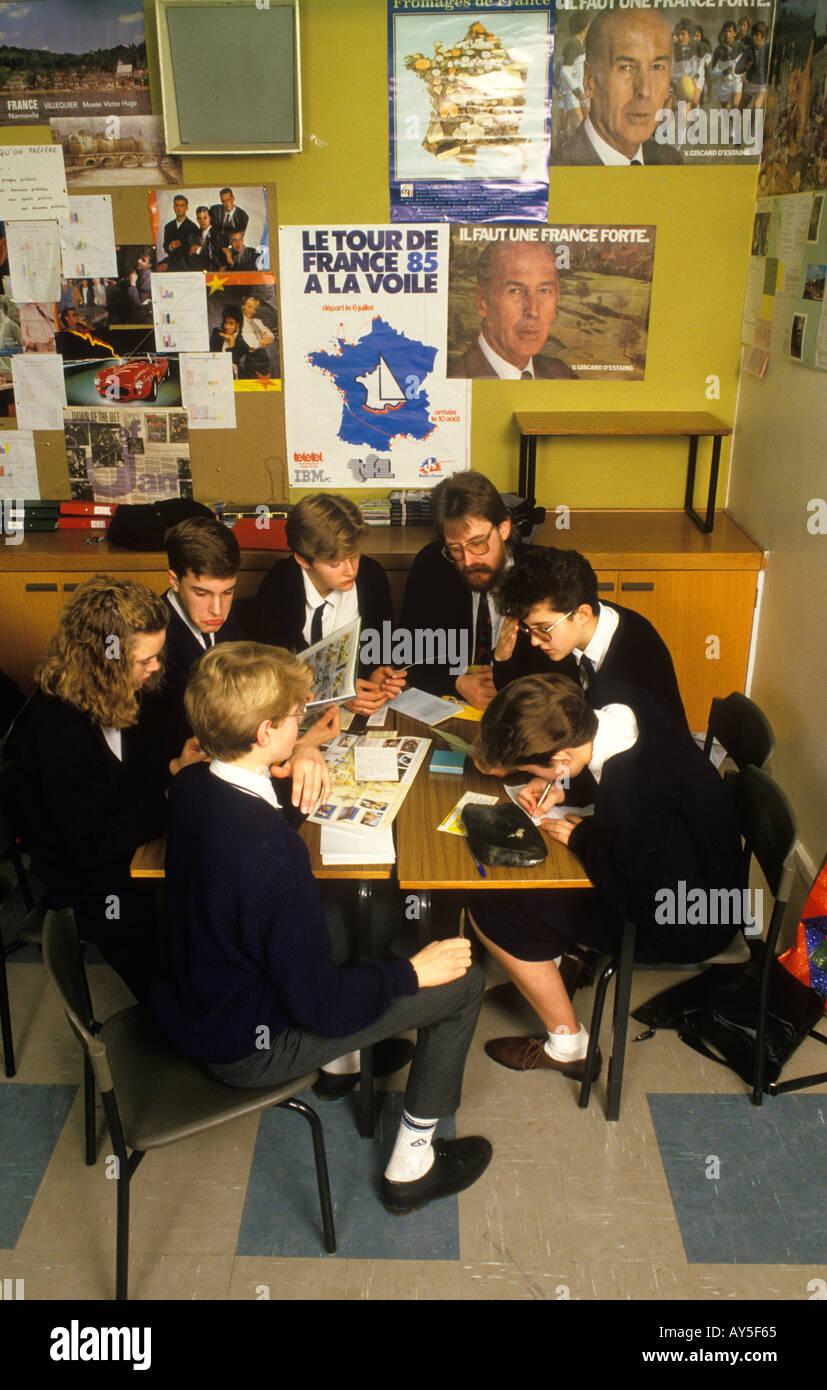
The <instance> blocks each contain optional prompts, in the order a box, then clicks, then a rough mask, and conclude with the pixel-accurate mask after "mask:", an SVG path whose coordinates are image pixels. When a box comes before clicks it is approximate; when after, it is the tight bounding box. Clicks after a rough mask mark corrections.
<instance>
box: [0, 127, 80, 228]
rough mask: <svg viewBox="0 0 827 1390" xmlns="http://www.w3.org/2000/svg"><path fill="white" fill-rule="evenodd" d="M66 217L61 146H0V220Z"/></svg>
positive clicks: (66, 196)
mask: <svg viewBox="0 0 827 1390" xmlns="http://www.w3.org/2000/svg"><path fill="white" fill-rule="evenodd" d="M68 216H69V196H68V194H67V192H66V170H65V168H64V165H63V150H62V149H61V147H60V145H0V220H6V221H8V219H9V218H12V219H14V218H22V219H23V220H26V219H29V220H32V221H35V220H36V221H38V222H40V221H42V220H43V219H44V218H54V219H55V220H56V221H57V220H59V219H60V218H61V217H68Z"/></svg>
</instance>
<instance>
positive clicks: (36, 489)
mask: <svg viewBox="0 0 827 1390" xmlns="http://www.w3.org/2000/svg"><path fill="white" fill-rule="evenodd" d="M39 496H40V484H39V482H38V480H37V459H36V458H35V452H34V435H33V434H32V432H31V430H21V429H16V430H2V431H0V497H3V498H6V499H7V500H14V501H20V502H22V501H24V500H28V501H30V502H33V501H35V500H36V498H38V497H39ZM22 525H23V521H22V518H21V519H20V526H21V528H22ZM7 532H8V528H7Z"/></svg>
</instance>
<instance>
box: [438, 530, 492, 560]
mask: <svg viewBox="0 0 827 1390" xmlns="http://www.w3.org/2000/svg"><path fill="white" fill-rule="evenodd" d="M494 529H495V528H494V526H493V525H492V526H491V527H490V528H489V531H488V535H487V536H474V538H473V540H470V541H465V542H464V544H463V545H444V546H443V547H442V553H443V555H444V556H445V559H446V560H453V561H454V562H456V561H458V560H461V559H462V558H463V556H464V555H465V552H466V551H467V552H468V554H469V555H484V554H485V552H486V550H487V549H488V547H489V545H490V544H491V535H492V532H493V531H494Z"/></svg>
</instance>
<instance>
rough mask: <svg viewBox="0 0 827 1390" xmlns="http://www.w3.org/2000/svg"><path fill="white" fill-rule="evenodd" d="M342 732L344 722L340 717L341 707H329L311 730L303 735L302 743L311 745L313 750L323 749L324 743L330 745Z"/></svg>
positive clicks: (311, 726)
mask: <svg viewBox="0 0 827 1390" xmlns="http://www.w3.org/2000/svg"><path fill="white" fill-rule="evenodd" d="M341 732H342V720H341V717H340V715H339V706H338V705H328V706H327V708H326V709H325V710H324V711H323V712H322V714H321V715H320V716H319V718H318V719H317V720H316V722H315V724H311V725H310V728H309V729H307V730H305V732H304V733H303V734H302V737H301V742H302V743H307V744H309V745H310V747H311V748H321V746H322V744H323V743H329V742H330V740H331V739H332V738H336V737H337V735H338V734H340V733H341Z"/></svg>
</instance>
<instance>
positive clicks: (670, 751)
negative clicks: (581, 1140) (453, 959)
mask: <svg viewBox="0 0 827 1390" xmlns="http://www.w3.org/2000/svg"><path fill="white" fill-rule="evenodd" d="M475 758H476V760H477V763H478V765H479V766H480V767H481V768H482V769H483V771H488V772H493V773H495V774H498V775H503V774H504V773H505V772H507V771H510V770H511V769H513V768H521V769H522V770H523V771H525V772H530V773H533V774H534V777H533V780H532V781H530V782H528V783H526V785H525V786H524V787H523V789H522V791H521V793H520V803H521V805H522V806H523V807H524V809H525V810H526V811H528V812H529V814H531V815H534V814H537V812H538V808H539V805H540V801H541V799H542V801H543V806H544V808H545V809H546V814H547V811H548V808H549V807H551V806H553V805H554V804H555V803H560V802H562V801H563V800H564V799H565V798H566V795H567V794H566V792H565V791H564V790H563V789H562V788H561V787H554V788H552V789H551V790H550V789H549V783H550V782H554V781H555V779H558V778H560V777H561V776H562V775H565V776H566V777H567V778H569V779H571V778H574V777H576V776H577V775H578V774H580V773H582V772H584V771H586V770H588V772H589V773H590V774H591V777H592V778H593V779H594V780H593V782H592V786H593V788H594V793H593V795H594V815H593V816H591V817H587V818H585V819H584V818H582V817H580V816H574V815H570V816H565V817H563V818H560V819H545V820H543V821H542V822H541V824H542V829H543V830H545V831H546V832H547V833H548V834H549V835H550V836H551V837H552V839H555V840H558V841H559V842H560V843H561V844H565V845H568V847H569V849H570V850H572V852H573V853H574V854H576V855H577V857H578V859H580V861H581V863H582V864H583V867H584V868H585V870H586V872H587V874H588V875H589V878H590V879H591V881H592V883H593V884H594V888H593V889H586V890H583V891H582V892H577V891H576V890H572V891H567V892H565V893H536V892H535V893H531V892H515V893H484V894H481V895H480V899H481V901H480V903H479V906H477V905H476V904H475V906H474V909H473V918H472V925H473V926H474V928H475V930H476V931H477V935H478V936H479V937H480V938H481V940H482V941H483V942H484V944H485V945H486V946H487V947H488V949H489V951H490V952H491V953H492V955H493V956H494V958H495V959H496V960H498V961H499V962H500V964H502V965H503V966H504V967H505V969H506V970H507V971H508V973H509V975H510V976H511V978H512V980H513V981H514V982H515V984H516V985H517V986H518V987H519V988H520V989H521V990H522V992H523V994H524V995H525V996H526V998H527V999H528V1000H529V1003H530V1004H531V1005H532V1006H533V1008H534V1009H535V1010H536V1012H537V1014H538V1015H539V1017H540V1019H541V1020H542V1022H543V1025H544V1027H545V1028H546V1029H547V1035H544V1036H542V1037H539V1038H496V1039H492V1040H491V1041H489V1042H488V1043H486V1045H485V1050H486V1052H487V1053H488V1055H489V1057H493V1059H494V1060H495V1061H496V1062H499V1063H501V1065H503V1066H506V1067H511V1068H513V1069H514V1070H518V1071H527V1070H531V1069H533V1068H534V1067H547V1068H552V1069H553V1070H555V1071H562V1072H564V1073H565V1074H566V1075H567V1076H569V1077H571V1078H572V1079H574V1080H580V1079H581V1078H582V1075H583V1068H584V1059H585V1056H586V1049H587V1045H588V1034H587V1032H586V1029H585V1028H584V1027H582V1025H580V1024H579V1023H578V1021H577V1019H576V1018H575V1015H574V1012H573V1010H572V1006H571V1003H570V1001H569V998H568V995H567V993H566V989H565V986H564V984H563V980H562V976H561V974H560V971H559V970H558V968H557V964H556V962H557V960H558V959H559V957H560V956H561V955H562V954H563V953H564V952H566V951H567V950H568V949H570V948H571V945H572V944H574V943H576V944H579V945H584V946H591V947H594V948H595V949H597V950H600V951H606V952H607V953H608V954H610V955H615V954H616V952H617V951H618V949H619V947H620V943H621V940H622V937H623V924H624V919H627V918H628V919H629V920H631V921H632V922H634V924H635V926H636V928H637V937H636V950H635V958H636V960H640V961H649V962H654V961H675V962H677V963H688V962H692V961H702V960H708V959H709V958H710V957H711V956H713V955H716V954H717V953H718V952H719V951H722V950H724V948H725V947H727V946H728V945H729V944H730V942H731V941H733V940H734V939H735V937H736V935H737V929H738V927H739V926H740V925H743V922H744V920H747V919H745V917H744V916H743V915H742V913H743V909H742V908H741V903H742V890H743V889H744V887H745V885H746V879H745V874H744V866H743V859H742V854H741V840H740V836H739V834H738V827H737V824H736V821H735V813H734V811H733V809H732V806H731V805H730V798H729V796H728V795H727V793H726V791H725V789H724V784H723V782H722V780H721V778H720V777H719V776H718V774H717V772H716V771H715V769H714V768H713V766H712V764H711V763H710V762H709V761H708V760H707V759H706V758H705V757H704V755H703V753H702V752H701V750H700V749H699V748H698V747H697V745H696V744H695V742H694V741H693V739H692V737H691V735H690V734H689V733H688V732H687V730H686V729H685V728H684V727H682V725H681V723H680V722H679V720H678V718H677V713H676V711H674V710H673V709H670V707H669V705H668V704H667V703H666V701H665V700H664V699H662V698H661V697H660V696H658V695H654V694H651V693H650V692H649V691H646V690H640V689H636V688H634V687H632V686H628V685H617V686H614V687H613V686H607V687H605V689H604V698H603V700H602V701H601V708H600V709H593V708H592V707H591V706H590V704H589V703H588V702H587V700H586V697H585V695H584V693H583V691H582V690H581V689H580V688H579V686H577V685H575V683H574V681H571V680H569V679H568V678H567V677H565V676H525V677H524V678H523V679H522V680H517V681H514V682H512V684H511V685H509V686H508V687H507V688H506V689H505V690H503V691H501V692H500V694H499V695H498V696H497V698H496V699H495V700H494V701H492V703H491V704H490V705H489V706H488V709H487V710H486V712H485V714H484V716H483V719H482V723H481V725H480V736H479V740H478V744H477V749H476V751H475ZM541 814H542V813H541ZM749 920H751V919H749Z"/></svg>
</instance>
